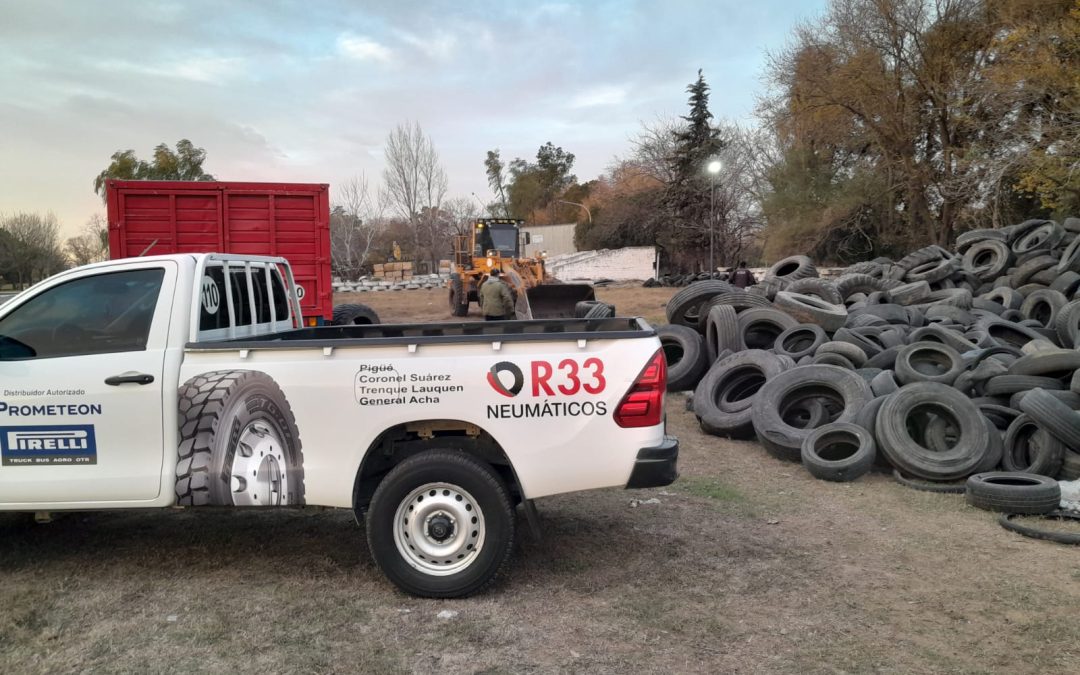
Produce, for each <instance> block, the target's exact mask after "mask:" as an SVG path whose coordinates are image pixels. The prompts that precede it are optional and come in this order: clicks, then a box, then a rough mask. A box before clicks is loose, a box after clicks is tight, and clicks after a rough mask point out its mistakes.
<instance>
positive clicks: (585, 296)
mask: <svg viewBox="0 0 1080 675" xmlns="http://www.w3.org/2000/svg"><path fill="white" fill-rule="evenodd" d="M525 295H526V297H528V299H529V307H530V308H531V309H532V318H534V319H572V318H574V305H576V304H577V303H579V302H583V301H585V300H595V299H596V291H594V290H593V287H592V286H590V285H588V284H544V285H542V286H534V287H532V288H530V289H529V290H527V291H526V292H525Z"/></svg>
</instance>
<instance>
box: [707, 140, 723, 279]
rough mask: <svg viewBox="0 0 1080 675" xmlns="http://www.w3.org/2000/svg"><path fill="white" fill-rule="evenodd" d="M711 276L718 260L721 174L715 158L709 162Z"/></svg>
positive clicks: (718, 163) (714, 271) (718, 161)
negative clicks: (717, 216)
mask: <svg viewBox="0 0 1080 675" xmlns="http://www.w3.org/2000/svg"><path fill="white" fill-rule="evenodd" d="M708 169H709V176H710V179H709V183H710V185H709V278H710V279H712V278H713V275H714V274H716V261H715V258H714V251H715V249H716V244H715V240H716V235H715V231H716V177H717V176H718V175H719V174H720V169H721V165H720V160H718V159H714V160H713V161H711V162H709V166H708Z"/></svg>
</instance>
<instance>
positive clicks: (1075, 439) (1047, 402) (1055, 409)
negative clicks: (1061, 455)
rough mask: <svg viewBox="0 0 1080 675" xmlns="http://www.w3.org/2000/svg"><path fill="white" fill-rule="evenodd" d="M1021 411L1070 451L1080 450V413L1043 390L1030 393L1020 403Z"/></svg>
mask: <svg viewBox="0 0 1080 675" xmlns="http://www.w3.org/2000/svg"><path fill="white" fill-rule="evenodd" d="M1020 409H1021V410H1023V411H1024V412H1026V413H1027V414H1028V415H1031V418H1032V419H1033V420H1035V423H1036V424H1038V425H1039V426H1040V427H1041V428H1043V429H1046V430H1047V431H1048V432H1050V434H1052V435H1053V436H1054V437H1055V438H1057V439H1058V440H1060V441H1061V442H1062V443H1064V444H1065V445H1066V446H1067V447H1068V448H1069V449H1070V450H1077V449H1080V413H1078V412H1075V411H1073V410H1071V409H1070V408H1069V406H1067V405H1065V404H1064V403H1062V402H1061V401H1059V400H1057V399H1056V398H1054V397H1053V396H1051V395H1050V394H1049V393H1047V392H1046V391H1044V390H1042V389H1033V390H1032V391H1029V392H1028V393H1027V394H1026V395H1025V396H1024V398H1023V399H1022V400H1021V401H1020Z"/></svg>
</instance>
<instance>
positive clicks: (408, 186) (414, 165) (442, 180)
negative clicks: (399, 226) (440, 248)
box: [383, 122, 447, 261]
mask: <svg viewBox="0 0 1080 675" xmlns="http://www.w3.org/2000/svg"><path fill="white" fill-rule="evenodd" d="M385 155H386V167H385V168H384V169H383V181H384V182H385V184H386V187H385V194H386V196H387V199H388V201H389V203H390V205H391V206H392V207H393V208H394V210H395V211H396V212H397V213H398V215H399V216H400V217H401V218H403V219H405V220H407V221H408V223H409V226H410V227H411V229H412V231H413V237H414V240H413V249H414V255H416V256H417V257H419V256H421V255H422V256H423V257H425V258H427V259H429V260H431V261H434V260H435V255H436V253H435V249H436V242H435V236H434V235H435V229H436V225H435V223H436V221H437V219H438V211H439V206H440V205H441V204H442V200H443V198H444V197H445V196H446V188H447V178H446V171H444V170H443V168H442V164H441V163H440V162H439V153H438V151H436V150H435V144H434V143H433V142H432V141H431V138H430V137H428V136H427V134H425V133H424V130H423V129H421V128H420V124H419V123H418V122H413V123H412V124H399V125H398V126H397V127H395V128H394V130H393V131H391V132H390V135H389V136H388V137H387V139H386V149H385Z"/></svg>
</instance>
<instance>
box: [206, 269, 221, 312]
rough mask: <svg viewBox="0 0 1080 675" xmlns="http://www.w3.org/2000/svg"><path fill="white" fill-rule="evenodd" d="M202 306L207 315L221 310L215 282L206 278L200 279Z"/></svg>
mask: <svg viewBox="0 0 1080 675" xmlns="http://www.w3.org/2000/svg"><path fill="white" fill-rule="evenodd" d="M202 306H203V309H204V310H206V313H207V314H217V313H218V310H219V309H221V291H220V290H218V285H217V282H216V281H214V280H213V279H211V278H210V277H207V276H204V277H203V278H202Z"/></svg>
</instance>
